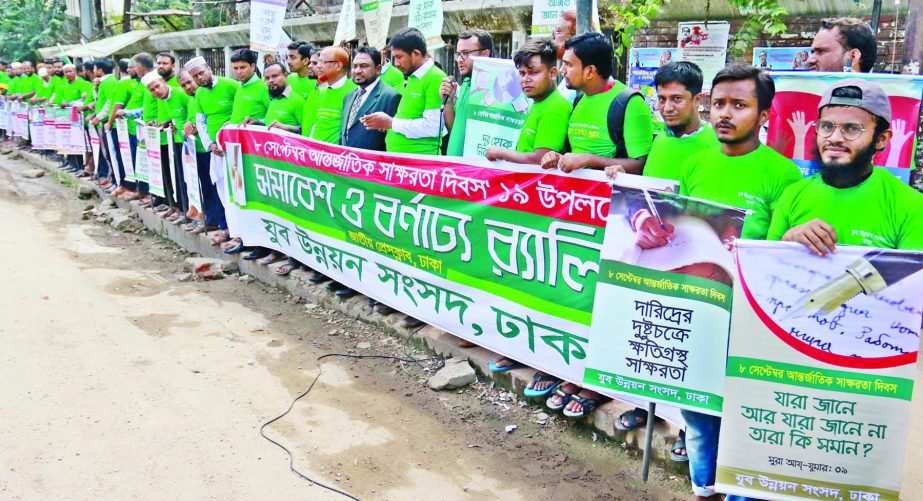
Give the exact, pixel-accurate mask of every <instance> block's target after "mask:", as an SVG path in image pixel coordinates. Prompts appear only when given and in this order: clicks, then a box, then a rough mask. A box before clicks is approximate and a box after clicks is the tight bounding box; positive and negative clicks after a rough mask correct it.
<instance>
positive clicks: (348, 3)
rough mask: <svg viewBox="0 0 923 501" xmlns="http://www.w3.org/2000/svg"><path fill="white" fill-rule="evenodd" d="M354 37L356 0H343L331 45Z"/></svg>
mask: <svg viewBox="0 0 923 501" xmlns="http://www.w3.org/2000/svg"><path fill="white" fill-rule="evenodd" d="M355 39H356V0H343V5H342V6H340V19H339V22H337V30H336V33H334V35H333V45H340V43H342V42H348V41H350V40H355Z"/></svg>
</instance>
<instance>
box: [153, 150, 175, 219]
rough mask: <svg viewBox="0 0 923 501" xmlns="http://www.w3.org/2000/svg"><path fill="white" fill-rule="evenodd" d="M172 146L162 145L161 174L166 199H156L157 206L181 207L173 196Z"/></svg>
mask: <svg viewBox="0 0 923 501" xmlns="http://www.w3.org/2000/svg"><path fill="white" fill-rule="evenodd" d="M169 155H170V145H169V144H161V145H160V174H161V176H163V194H164V196H165V197H166V198H160V197H155V199H156V200H155V201H156V202H158V203H157V205H160V204H167V205H169V206H170V207H179V204H177V203H176V201H175V200H174V196H173V195H174V194H173V172H172V170H171V169H170V157H169Z"/></svg>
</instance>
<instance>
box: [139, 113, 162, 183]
mask: <svg viewBox="0 0 923 501" xmlns="http://www.w3.org/2000/svg"><path fill="white" fill-rule="evenodd" d="M160 134H161V132H160V129H158V128H157V127H145V128H144V135H145V137H144V151H145V154H146V156H147V183H148V187H149V190H150V192H151V194H152V195H157V196H158V197H165V196H166V193H165V192H164V185H163V170H162V167H161V165H160ZM139 162H140V160H139Z"/></svg>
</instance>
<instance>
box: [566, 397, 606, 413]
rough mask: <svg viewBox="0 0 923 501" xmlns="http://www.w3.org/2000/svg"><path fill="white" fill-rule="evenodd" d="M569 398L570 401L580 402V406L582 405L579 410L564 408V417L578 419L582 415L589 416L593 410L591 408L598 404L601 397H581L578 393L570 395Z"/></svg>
mask: <svg viewBox="0 0 923 501" xmlns="http://www.w3.org/2000/svg"><path fill="white" fill-rule="evenodd" d="M570 399H571V401H572V402H577V403H578V404H580V407H582V409H581V410H580V412H571V411H569V410H567V409H566V408H565V409H564V417H568V418H571V419H580V418H582V417H586V416H589V415H590V413H591V412H593V409H595V408H596V406H597V405H599V403H600V402H601V401H602V398H587V397H581V396H580V395H574V396H572V397H570Z"/></svg>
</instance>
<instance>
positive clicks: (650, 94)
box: [628, 47, 677, 130]
mask: <svg viewBox="0 0 923 501" xmlns="http://www.w3.org/2000/svg"><path fill="white" fill-rule="evenodd" d="M676 51H677V49H676V48H675V47H645V48H637V49H631V50H630V51H629V54H628V60H629V63H630V64H629V66H628V86H629V87H631V88H632V89H637V90H638V91H639V92H640V93H641V95H642V96H644V101H645V102H646V103H647V107H648V108H649V109H650V110H651V117H652V118H653V120H654V129H655V130H662V129H663V117H661V116H660V113H658V112H657V87H656V86H655V85H654V77H655V76H656V75H657V70H659V69H660V67H661V66H664V65H667V64H670V63H672V62H673V61H675V60H676Z"/></svg>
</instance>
